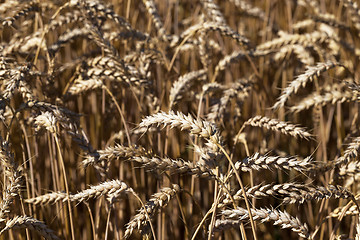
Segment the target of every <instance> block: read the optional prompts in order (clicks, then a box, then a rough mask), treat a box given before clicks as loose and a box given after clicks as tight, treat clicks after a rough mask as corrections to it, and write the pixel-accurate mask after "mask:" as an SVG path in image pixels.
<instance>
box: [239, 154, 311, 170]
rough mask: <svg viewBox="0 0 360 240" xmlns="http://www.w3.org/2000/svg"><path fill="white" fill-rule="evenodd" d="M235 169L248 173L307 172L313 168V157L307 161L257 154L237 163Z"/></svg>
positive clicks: (306, 159)
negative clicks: (259, 171) (293, 170)
mask: <svg viewBox="0 0 360 240" xmlns="http://www.w3.org/2000/svg"><path fill="white" fill-rule="evenodd" d="M235 168H236V169H237V170H239V171H244V172H248V171H250V170H251V169H253V170H261V169H286V170H291V169H295V170H296V171H299V172H307V171H309V170H311V169H312V168H313V163H312V161H311V157H307V158H305V159H298V158H296V157H293V156H290V157H279V156H268V155H260V154H259V153H255V154H254V155H252V156H250V157H247V158H245V159H243V160H240V161H237V162H236V163H235Z"/></svg>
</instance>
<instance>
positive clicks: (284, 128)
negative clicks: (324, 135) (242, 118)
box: [244, 116, 312, 139]
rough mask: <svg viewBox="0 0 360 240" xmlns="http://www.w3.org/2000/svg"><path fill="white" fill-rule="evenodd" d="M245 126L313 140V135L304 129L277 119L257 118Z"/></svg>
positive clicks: (249, 120) (247, 122)
mask: <svg viewBox="0 0 360 240" xmlns="http://www.w3.org/2000/svg"><path fill="white" fill-rule="evenodd" d="M244 125H245V126H246V125H250V126H253V127H263V128H267V129H270V130H272V131H278V132H281V133H283V134H286V135H291V136H294V137H300V138H304V139H309V138H311V136H312V135H311V134H310V133H308V132H307V131H306V130H305V129H304V128H301V127H298V126H296V125H294V124H292V123H287V122H283V121H279V120H277V119H271V118H268V117H262V116H255V117H253V118H250V119H248V120H247V121H246V122H245V123H244Z"/></svg>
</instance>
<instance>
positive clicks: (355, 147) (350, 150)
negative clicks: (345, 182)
mask: <svg viewBox="0 0 360 240" xmlns="http://www.w3.org/2000/svg"><path fill="white" fill-rule="evenodd" d="M359 148H360V137H356V138H355V139H354V140H353V141H352V142H351V143H350V144H349V146H348V147H347V148H346V150H345V151H344V154H343V155H342V156H341V157H339V158H338V159H337V160H336V162H335V165H336V166H340V165H343V164H347V163H348V162H349V161H350V159H352V158H356V157H357V156H358V152H359Z"/></svg>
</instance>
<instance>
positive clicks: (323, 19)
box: [312, 13, 349, 30]
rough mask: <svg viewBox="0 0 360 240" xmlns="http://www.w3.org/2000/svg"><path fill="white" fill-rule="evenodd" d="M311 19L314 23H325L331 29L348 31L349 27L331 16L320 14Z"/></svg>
mask: <svg viewBox="0 0 360 240" xmlns="http://www.w3.org/2000/svg"><path fill="white" fill-rule="evenodd" d="M312 19H314V21H315V22H320V23H325V24H327V25H329V26H331V27H335V28H341V29H345V30H349V27H348V26H346V24H345V23H343V22H340V21H338V20H337V19H336V16H335V15H333V14H329V13H321V14H317V15H314V16H312Z"/></svg>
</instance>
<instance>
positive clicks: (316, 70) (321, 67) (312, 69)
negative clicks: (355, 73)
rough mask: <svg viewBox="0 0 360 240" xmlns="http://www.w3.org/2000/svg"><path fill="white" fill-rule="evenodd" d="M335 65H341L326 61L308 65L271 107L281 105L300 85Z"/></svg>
mask: <svg viewBox="0 0 360 240" xmlns="http://www.w3.org/2000/svg"><path fill="white" fill-rule="evenodd" d="M337 66H342V65H341V64H340V63H338V62H331V61H328V62H325V63H317V64H316V65H315V66H308V67H307V68H306V71H305V73H304V74H301V75H299V76H297V77H296V78H295V79H294V81H292V82H291V83H290V85H289V86H288V87H286V88H285V89H284V90H283V92H282V94H281V96H280V97H279V99H278V101H277V102H276V103H275V104H274V105H273V109H278V108H280V107H283V106H284V105H285V102H286V101H287V100H288V98H289V97H290V95H291V94H293V93H296V92H297V91H298V90H299V88H300V87H301V86H302V87H304V86H305V85H306V84H307V83H308V82H312V81H313V80H314V79H316V78H318V77H320V75H321V74H322V73H323V72H326V71H328V70H329V69H331V68H334V67H337Z"/></svg>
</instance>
